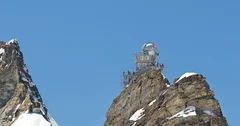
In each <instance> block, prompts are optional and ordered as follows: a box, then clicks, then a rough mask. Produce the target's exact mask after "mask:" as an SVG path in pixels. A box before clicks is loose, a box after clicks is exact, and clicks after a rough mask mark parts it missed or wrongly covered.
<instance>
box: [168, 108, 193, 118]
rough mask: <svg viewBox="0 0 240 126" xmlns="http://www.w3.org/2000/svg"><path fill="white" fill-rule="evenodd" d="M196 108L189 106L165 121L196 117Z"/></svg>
mask: <svg viewBox="0 0 240 126" xmlns="http://www.w3.org/2000/svg"><path fill="white" fill-rule="evenodd" d="M196 115H197V113H196V107H195V106H189V107H187V108H185V109H184V110H182V111H180V112H178V113H177V114H175V115H173V116H172V117H168V118H167V119H172V118H175V117H183V118H185V117H189V116H196Z"/></svg>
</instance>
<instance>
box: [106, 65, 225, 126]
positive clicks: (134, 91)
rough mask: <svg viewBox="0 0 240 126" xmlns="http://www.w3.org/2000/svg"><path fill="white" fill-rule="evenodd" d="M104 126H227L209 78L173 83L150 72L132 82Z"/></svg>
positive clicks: (188, 78) (185, 77) (187, 77)
mask: <svg viewBox="0 0 240 126" xmlns="http://www.w3.org/2000/svg"><path fill="white" fill-rule="evenodd" d="M106 118H107V120H106V121H105V123H104V126H227V125H228V124H227V121H226V119H225V117H224V116H223V114H222V111H221V108H220V106H219V103H218V101H217V100H216V99H215V98H214V92H213V91H212V90H210V88H209V85H208V83H207V82H206V78H205V77H203V76H202V75H200V74H196V73H187V74H185V75H183V76H182V77H180V78H178V79H177V80H175V81H174V83H173V84H172V85H171V86H170V85H169V81H168V80H167V79H166V78H165V76H164V75H163V74H162V73H161V70H150V71H148V72H147V73H144V74H143V75H141V76H138V77H136V78H134V79H132V81H131V82H130V84H129V86H127V87H126V88H125V89H124V90H123V91H122V92H121V94H120V95H119V96H117V97H116V98H115V99H114V100H113V103H112V105H111V107H110V108H109V110H108V112H107V115H106Z"/></svg>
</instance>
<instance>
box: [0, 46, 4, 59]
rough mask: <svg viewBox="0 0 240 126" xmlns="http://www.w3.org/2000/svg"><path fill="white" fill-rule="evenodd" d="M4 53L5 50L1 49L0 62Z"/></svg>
mask: <svg viewBox="0 0 240 126" xmlns="http://www.w3.org/2000/svg"><path fill="white" fill-rule="evenodd" d="M4 53H5V50H4V49H3V48H1V49H0V56H1V57H0V62H2V55H3V54H4Z"/></svg>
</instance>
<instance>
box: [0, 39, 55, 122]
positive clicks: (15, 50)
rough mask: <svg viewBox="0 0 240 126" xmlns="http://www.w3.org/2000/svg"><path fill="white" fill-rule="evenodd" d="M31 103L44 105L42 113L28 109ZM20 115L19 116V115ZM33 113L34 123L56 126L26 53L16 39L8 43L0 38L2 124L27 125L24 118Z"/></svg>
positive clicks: (0, 104)
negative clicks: (34, 80) (36, 82)
mask: <svg viewBox="0 0 240 126" xmlns="http://www.w3.org/2000/svg"><path fill="white" fill-rule="evenodd" d="M32 103H39V104H40V105H41V108H42V109H41V112H40V113H29V112H28V109H29V107H30V105H31V104H32ZM20 116H21V118H20V119H19V117H20ZM27 116H28V117H29V118H31V117H37V118H33V119H35V121H39V122H37V123H38V124H36V125H35V122H28V123H27V124H28V125H31V126H43V125H44V126H50V125H51V126H57V123H56V122H55V121H54V119H53V118H52V117H51V116H50V115H49V114H48V112H47V108H46V106H45V104H44V103H43V100H42V98H41V95H40V94H39V92H38V89H37V87H36V85H35V84H34V83H33V80H32V78H31V76H30V74H29V72H28V69H27V67H26V65H25V64H24V60H23V55H22V52H21V51H20V47H19V45H18V43H17V41H16V39H13V40H10V41H9V42H8V43H5V42H2V41H0V126H10V125H13V126H20V125H24V126H28V125H27V124H24V121H23V120H25V121H29V119H27Z"/></svg>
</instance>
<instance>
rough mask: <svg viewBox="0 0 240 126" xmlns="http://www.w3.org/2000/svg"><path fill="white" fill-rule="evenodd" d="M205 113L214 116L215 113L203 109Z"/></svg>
mask: <svg viewBox="0 0 240 126" xmlns="http://www.w3.org/2000/svg"><path fill="white" fill-rule="evenodd" d="M203 112H204V113H205V114H208V115H211V116H214V115H215V114H214V113H212V112H210V111H209V110H205V111H203Z"/></svg>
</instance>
